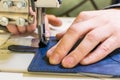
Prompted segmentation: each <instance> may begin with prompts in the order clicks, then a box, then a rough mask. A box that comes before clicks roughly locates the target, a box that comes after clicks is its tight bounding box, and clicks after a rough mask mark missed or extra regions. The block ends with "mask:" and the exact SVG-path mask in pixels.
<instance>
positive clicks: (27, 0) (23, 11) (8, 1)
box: [0, 0, 61, 44]
mask: <svg viewBox="0 0 120 80" xmlns="http://www.w3.org/2000/svg"><path fill="white" fill-rule="evenodd" d="M60 4H61V0H0V25H2V26H7V25H8V24H14V25H17V26H25V25H29V24H32V23H34V20H35V18H34V16H33V15H31V14H30V7H31V8H32V10H33V11H36V15H37V26H38V29H39V30H38V33H39V35H40V39H41V40H40V41H41V42H42V43H43V44H46V43H47V40H46V38H45V34H44V33H45V28H44V27H45V24H44V16H45V8H55V7H56V8H57V7H59V6H60ZM41 42H40V44H42V43H41Z"/></svg>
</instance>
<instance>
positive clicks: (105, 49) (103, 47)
mask: <svg viewBox="0 0 120 80" xmlns="http://www.w3.org/2000/svg"><path fill="white" fill-rule="evenodd" d="M101 49H102V50H103V51H104V52H108V51H109V50H110V49H111V48H110V46H108V45H103V46H102V47H101Z"/></svg>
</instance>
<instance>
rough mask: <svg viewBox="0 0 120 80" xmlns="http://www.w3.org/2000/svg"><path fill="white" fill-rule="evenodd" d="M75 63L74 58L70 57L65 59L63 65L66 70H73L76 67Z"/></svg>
mask: <svg viewBox="0 0 120 80" xmlns="http://www.w3.org/2000/svg"><path fill="white" fill-rule="evenodd" d="M74 62H75V60H74V58H73V57H71V56H70V57H67V58H65V59H63V62H62V65H63V67H65V68H71V67H73V66H74Z"/></svg>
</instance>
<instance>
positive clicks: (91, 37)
mask: <svg viewBox="0 0 120 80" xmlns="http://www.w3.org/2000/svg"><path fill="white" fill-rule="evenodd" d="M86 39H88V40H89V41H96V40H98V36H97V35H96V33H94V32H90V33H88V34H87V35H86Z"/></svg>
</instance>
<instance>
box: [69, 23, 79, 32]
mask: <svg viewBox="0 0 120 80" xmlns="http://www.w3.org/2000/svg"><path fill="white" fill-rule="evenodd" d="M77 26H78V25H77V24H74V25H72V26H71V27H70V28H69V31H70V32H72V33H79V32H80V31H79V29H78V28H77Z"/></svg>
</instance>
